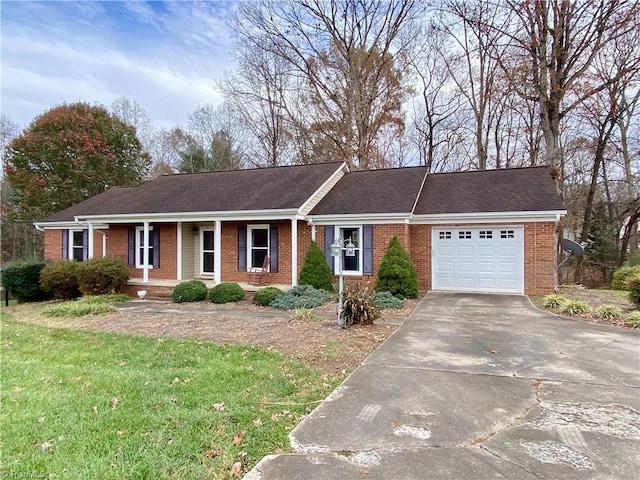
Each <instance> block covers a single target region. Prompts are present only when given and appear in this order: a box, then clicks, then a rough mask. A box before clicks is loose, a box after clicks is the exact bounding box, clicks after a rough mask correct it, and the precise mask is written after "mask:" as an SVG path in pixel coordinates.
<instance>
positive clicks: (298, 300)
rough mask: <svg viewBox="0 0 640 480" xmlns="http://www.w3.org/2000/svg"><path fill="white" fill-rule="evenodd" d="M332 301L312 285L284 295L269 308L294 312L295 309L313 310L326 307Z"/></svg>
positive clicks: (298, 286)
mask: <svg viewBox="0 0 640 480" xmlns="http://www.w3.org/2000/svg"><path fill="white" fill-rule="evenodd" d="M329 300H331V295H329V294H328V293H327V292H325V291H324V290H318V289H317V288H315V287H312V286H311V285H297V286H295V287H293V288H292V289H291V290H289V291H288V292H287V293H285V294H283V295H279V296H277V297H276V298H274V299H273V301H272V302H271V303H270V304H269V306H271V307H273V308H279V309H282V310H293V309H295V308H313V307H319V306H320V305H324V304H325V303H327V302H328V301H329Z"/></svg>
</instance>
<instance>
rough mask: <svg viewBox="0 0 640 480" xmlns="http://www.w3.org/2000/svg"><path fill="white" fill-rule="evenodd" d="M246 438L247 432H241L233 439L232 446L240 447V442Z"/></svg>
mask: <svg viewBox="0 0 640 480" xmlns="http://www.w3.org/2000/svg"><path fill="white" fill-rule="evenodd" d="M246 436H247V432H245V431H244V430H242V431H241V432H240V433H238V434H237V435H236V436H235V437H233V444H234V445H240V444H241V443H242V441H243V440H244V437H246Z"/></svg>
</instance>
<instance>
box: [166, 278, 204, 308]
mask: <svg viewBox="0 0 640 480" xmlns="http://www.w3.org/2000/svg"><path fill="white" fill-rule="evenodd" d="M207 293H208V289H207V286H206V285H205V283H204V282H203V281H201V280H189V281H187V282H181V283H179V284H178V285H176V286H175V288H174V289H173V292H171V299H172V300H173V301H174V302H175V303H182V302H201V301H202V300H205V299H206V298H207Z"/></svg>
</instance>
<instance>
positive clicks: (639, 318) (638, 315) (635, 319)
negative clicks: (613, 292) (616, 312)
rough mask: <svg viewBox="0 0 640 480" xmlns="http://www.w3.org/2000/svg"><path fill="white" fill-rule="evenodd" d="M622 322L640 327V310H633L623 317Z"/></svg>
mask: <svg viewBox="0 0 640 480" xmlns="http://www.w3.org/2000/svg"><path fill="white" fill-rule="evenodd" d="M624 323H626V324H627V325H629V326H630V327H633V328H640V310H634V311H633V312H631V313H628V314H627V315H626V316H625V317H624Z"/></svg>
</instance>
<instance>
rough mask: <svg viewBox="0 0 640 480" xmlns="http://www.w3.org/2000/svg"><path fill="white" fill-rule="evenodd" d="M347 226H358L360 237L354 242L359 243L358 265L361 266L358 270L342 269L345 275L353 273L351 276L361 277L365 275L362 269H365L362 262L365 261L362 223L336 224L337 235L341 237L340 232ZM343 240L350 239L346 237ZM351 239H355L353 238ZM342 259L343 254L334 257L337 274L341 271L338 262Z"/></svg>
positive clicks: (357, 250)
mask: <svg viewBox="0 0 640 480" xmlns="http://www.w3.org/2000/svg"><path fill="white" fill-rule="evenodd" d="M345 228H357V229H358V239H357V240H358V241H357V242H353V243H356V244H357V245H358V247H357V248H356V252H357V255H358V266H359V267H360V268H359V269H358V270H342V274H343V275H347V276H349V275H351V276H354V277H358V276H360V277H361V276H363V275H364V274H363V273H362V272H363V270H362V269H363V265H362V262H363V259H364V258H363V251H364V248H363V245H362V225H336V226H335V229H336V236H337V237H340V234H341V232H342V230H343V229H345ZM343 240H344V241H345V242H346V241H347V240H348V238H344V239H343ZM351 240H352V241H353V238H352V239H351ZM341 259H342V255H341V256H340V257H335V258H334V259H333V271H334V272H336V274H337V273H338V272H339V271H340V269H339V264H338V262H340V261H341Z"/></svg>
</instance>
